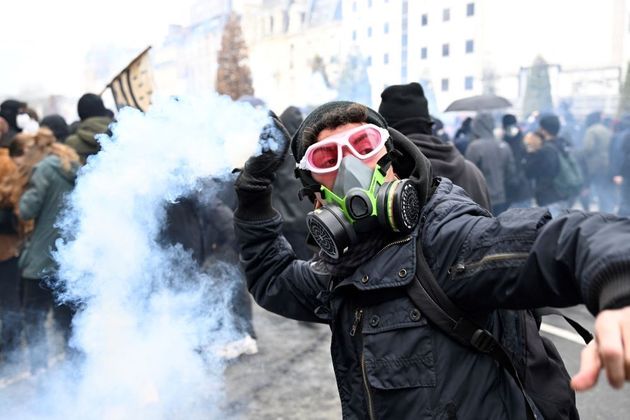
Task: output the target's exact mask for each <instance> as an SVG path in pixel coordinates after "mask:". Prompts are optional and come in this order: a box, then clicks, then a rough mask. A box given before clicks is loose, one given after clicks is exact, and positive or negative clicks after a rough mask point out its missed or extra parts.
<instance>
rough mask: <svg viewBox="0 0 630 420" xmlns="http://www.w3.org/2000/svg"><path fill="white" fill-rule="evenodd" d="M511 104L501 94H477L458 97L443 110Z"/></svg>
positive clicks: (480, 108)
mask: <svg viewBox="0 0 630 420" xmlns="http://www.w3.org/2000/svg"><path fill="white" fill-rule="evenodd" d="M511 106H512V104H511V103H510V101H508V100H507V99H505V98H504V97H502V96H497V95H477V96H471V97H468V98H463V99H458V100H456V101H454V102H453V103H452V104H450V105H449V106H448V108H446V111H445V112H451V111H485V110H487V109H497V108H509V107H511Z"/></svg>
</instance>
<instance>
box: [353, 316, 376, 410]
mask: <svg viewBox="0 0 630 420" xmlns="http://www.w3.org/2000/svg"><path fill="white" fill-rule="evenodd" d="M362 318H363V309H360V308H357V309H356V310H355V311H354V321H353V322H352V329H351V330H350V335H351V336H352V337H354V335H355V334H356V333H357V330H359V331H360V330H361V329H360V328H359V327H361V325H362V324H361V319H362ZM361 345H363V344H361ZM361 376H363V386H364V387H365V395H366V397H367V404H368V415H369V417H370V420H374V419H375V418H376V417H374V408H373V407H372V394H370V385H369V384H368V379H367V369H366V367H365V354H364V353H363V349H362V350H361Z"/></svg>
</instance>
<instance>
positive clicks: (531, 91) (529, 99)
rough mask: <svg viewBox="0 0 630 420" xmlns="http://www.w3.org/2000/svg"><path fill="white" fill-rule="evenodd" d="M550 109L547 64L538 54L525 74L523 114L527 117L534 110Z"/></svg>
mask: <svg viewBox="0 0 630 420" xmlns="http://www.w3.org/2000/svg"><path fill="white" fill-rule="evenodd" d="M551 110H553V102H552V100H551V83H550V81H549V66H548V65H547V62H546V61H545V60H544V59H543V58H542V57H540V56H538V57H536V59H535V60H534V63H533V64H532V66H531V67H530V69H529V74H528V76H527V87H526V88H525V99H524V100H523V116H524V117H525V118H527V117H528V116H529V115H531V113H532V112H534V111H539V112H548V111H551Z"/></svg>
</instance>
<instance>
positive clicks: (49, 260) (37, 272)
mask: <svg viewBox="0 0 630 420" xmlns="http://www.w3.org/2000/svg"><path fill="white" fill-rule="evenodd" d="M77 166H78V164H75V165H74V166H72V168H71V169H70V170H69V171H66V170H64V169H63V167H62V166H61V161H60V160H59V158H58V157H57V156H53V155H51V156H48V157H46V158H45V159H43V160H42V161H41V162H39V163H38V164H37V165H35V167H34V171H33V175H31V179H30V181H29V185H28V187H27V189H26V191H25V192H24V194H22V197H21V198H20V217H21V218H22V219H24V220H32V219H35V230H34V231H33V233H32V234H31V237H30V238H29V239H28V242H27V244H26V246H25V248H24V250H23V251H22V255H20V270H21V272H22V277H25V278H29V279H41V278H43V277H44V276H47V275H52V274H54V273H55V271H56V269H57V268H56V264H55V262H54V260H53V257H52V251H53V250H54V247H55V241H56V240H57V239H58V238H59V231H58V229H57V228H56V227H55V222H56V221H57V217H58V216H59V213H60V211H61V209H62V206H63V200H64V198H65V196H66V194H68V193H69V192H70V191H71V190H72V189H73V188H74V180H75V178H76V171H77Z"/></svg>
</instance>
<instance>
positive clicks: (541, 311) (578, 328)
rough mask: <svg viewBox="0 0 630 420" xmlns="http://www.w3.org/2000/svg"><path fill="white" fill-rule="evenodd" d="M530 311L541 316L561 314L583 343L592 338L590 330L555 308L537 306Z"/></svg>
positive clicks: (588, 341)
mask: <svg viewBox="0 0 630 420" xmlns="http://www.w3.org/2000/svg"><path fill="white" fill-rule="evenodd" d="M532 312H534V314H536V315H538V316H541V317H542V316H544V315H558V316H561V317H562V318H564V320H565V321H567V322H568V323H569V325H571V326H572V327H573V329H574V330H575V332H576V333H578V334H579V335H580V337H582V340H584V343H585V344H588V343H590V342H591V341H592V340H593V334H591V332H590V331H589V330H587V329H586V328H584V327H583V326H582V325H581V324H580V323H579V322H577V321H576V320H574V319H572V318H569V317H568V316H566V315H565V314H563V313H562V312H560V311H558V310H557V309H553V308H537V309H534V310H533V311H532Z"/></svg>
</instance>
